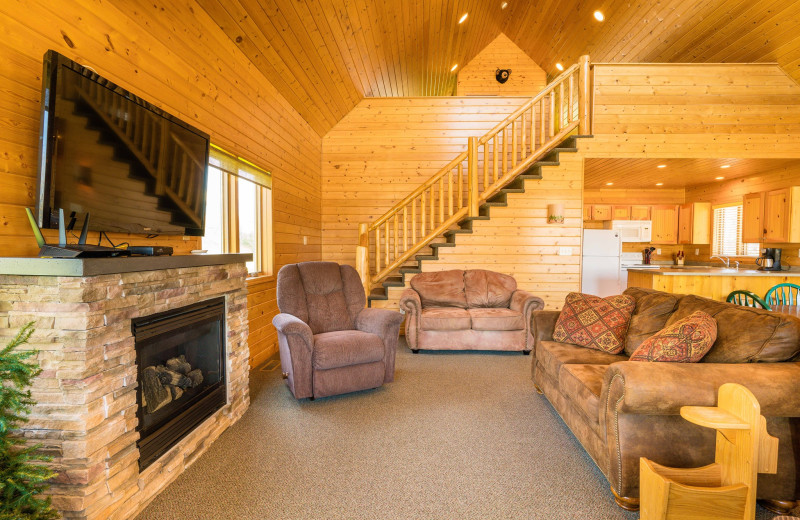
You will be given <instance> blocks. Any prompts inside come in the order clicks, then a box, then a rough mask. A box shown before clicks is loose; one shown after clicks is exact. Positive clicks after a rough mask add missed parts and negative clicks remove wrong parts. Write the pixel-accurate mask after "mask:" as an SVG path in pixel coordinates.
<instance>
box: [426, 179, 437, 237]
mask: <svg viewBox="0 0 800 520" xmlns="http://www.w3.org/2000/svg"><path fill="white" fill-rule="evenodd" d="M429 189H430V190H431V194H430V196H429V198H428V201H429V202H430V205H431V213H430V215H429V216H430V219H429V220H430V224H431V231H433V228H435V227H436V212H435V211H434V207H435V206H434V205H433V204H434V202H436V201H435V200H434V196H433V195H434V192H433V184H431V187H430V188H429Z"/></svg>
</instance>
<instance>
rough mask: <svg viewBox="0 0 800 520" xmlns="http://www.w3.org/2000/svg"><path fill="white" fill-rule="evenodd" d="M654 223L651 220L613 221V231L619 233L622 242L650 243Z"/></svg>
mask: <svg viewBox="0 0 800 520" xmlns="http://www.w3.org/2000/svg"><path fill="white" fill-rule="evenodd" d="M652 228H653V226H652V222H651V221H649V220H612V221H611V229H613V230H614V231H617V232H618V233H619V237H620V240H621V241H622V242H650V239H651V238H652Z"/></svg>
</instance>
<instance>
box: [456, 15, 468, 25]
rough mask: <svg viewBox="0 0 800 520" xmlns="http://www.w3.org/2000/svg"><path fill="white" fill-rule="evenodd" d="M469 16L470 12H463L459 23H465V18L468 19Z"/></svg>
mask: <svg viewBox="0 0 800 520" xmlns="http://www.w3.org/2000/svg"><path fill="white" fill-rule="evenodd" d="M467 16H469V13H464V14H462V15H461V19H460V20H458V23H464V20H466V19H467Z"/></svg>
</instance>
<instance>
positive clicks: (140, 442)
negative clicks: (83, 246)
mask: <svg viewBox="0 0 800 520" xmlns="http://www.w3.org/2000/svg"><path fill="white" fill-rule="evenodd" d="M249 257H250V255H202V256H199V255H198V256H175V257H147V258H143V257H140V258H113V259H84V260H82V259H68V260H62V259H59V260H55V259H10V258H5V259H0V273H6V274H0V343H2V344H5V343H6V340H7V339H8V338H9V337H11V336H13V335H14V334H15V333H16V332H17V331H18V330H19V329H20V328H21V327H22V326H23V325H24V324H26V323H27V322H29V321H34V322H35V324H36V331H35V333H34V335H33V336H32V337H31V340H30V347H31V348H35V349H36V350H38V351H39V353H38V356H37V361H38V362H39V364H40V365H41V367H42V369H43V371H42V374H41V375H40V376H39V377H38V378H36V380H35V384H34V387H33V389H32V394H33V398H34V399H35V400H36V401H37V403H38V404H37V405H36V406H35V407H34V409H33V412H32V414H31V415H30V422H28V423H27V424H25V425H24V428H23V429H22V435H23V436H24V437H25V438H26V439H27V440H29V441H30V442H31V443H41V444H42V446H43V451H45V452H46V453H47V454H49V455H51V456H52V457H53V462H52V466H53V468H54V469H55V470H56V471H58V473H59V475H58V477H56V479H55V480H54V481H53V482H52V485H51V487H50V490H49V494H50V495H51V497H52V499H53V505H54V506H55V507H56V508H57V509H59V511H60V512H61V513H62V515H63V516H64V518H81V519H105V518H119V519H123V518H131V517H133V516H135V515H136V514H137V513H138V512H140V511H141V510H142V509H143V508H144V507H145V506H146V505H147V504H148V503H149V502H150V500H152V498H153V497H154V496H156V495H157V494H158V493H159V492H160V491H161V490H163V489H164V488H165V487H166V486H167V485H169V483H170V482H172V481H173V480H174V479H175V478H177V477H178V475H180V474H181V473H182V472H183V471H184V470H185V468H187V467H188V466H189V465H191V464H192V463H193V462H194V461H195V460H196V459H197V458H198V457H199V456H200V455H202V454H203V453H204V452H205V451H206V450H207V449H208V447H209V446H210V445H211V443H213V442H214V441H215V440H216V439H217V438H218V437H219V435H220V434H221V433H222V432H223V431H224V430H225V429H227V428H228V427H229V426H230V425H231V424H233V423H234V422H236V421H237V420H238V419H239V418H240V417H241V416H242V414H243V413H244V411H245V410H246V409H247V406H248V405H249V400H250V399H249V391H248V384H249V380H248V370H249V367H248V358H249V351H248V347H247V332H248V327H247V294H246V289H245V278H246V276H247V271H246V268H245V263H244V262H245V261H247V260H249ZM170 317H171V318H172V319H171V320H170V319H168V318H170ZM170 321H171V322H172V323H171V324H169V323H168V322H170ZM170 329H171V330H170ZM145 381H150V383H151V384H150V385H149V386H148V385H146V384H145ZM156 381H158V383H156ZM159 385H160V386H159ZM167 394H169V398H167V397H166V395H167ZM150 399H152V400H153V402H151V401H150Z"/></svg>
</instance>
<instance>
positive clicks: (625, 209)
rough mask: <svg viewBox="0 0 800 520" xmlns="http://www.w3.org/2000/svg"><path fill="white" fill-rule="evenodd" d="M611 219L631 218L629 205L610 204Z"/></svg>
mask: <svg viewBox="0 0 800 520" xmlns="http://www.w3.org/2000/svg"><path fill="white" fill-rule="evenodd" d="M611 220H631V207H630V206H612V207H611Z"/></svg>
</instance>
